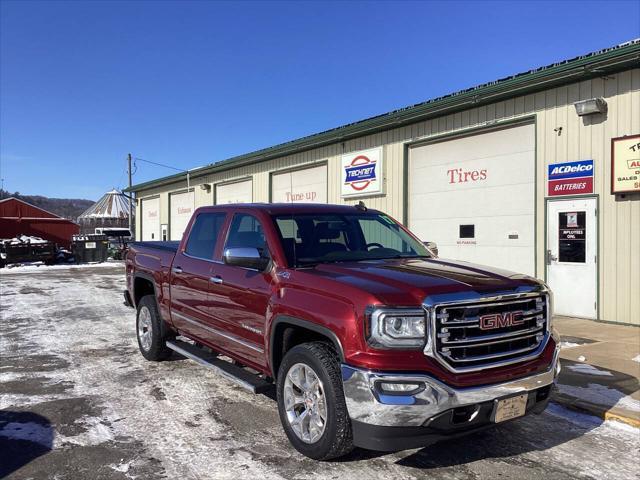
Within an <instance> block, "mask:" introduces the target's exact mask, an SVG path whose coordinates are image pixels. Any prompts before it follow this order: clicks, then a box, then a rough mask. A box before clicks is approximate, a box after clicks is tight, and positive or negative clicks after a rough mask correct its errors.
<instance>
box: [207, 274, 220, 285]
mask: <svg viewBox="0 0 640 480" xmlns="http://www.w3.org/2000/svg"><path fill="white" fill-rule="evenodd" d="M209 280H210V281H211V283H215V284H216V285H220V284H221V283H222V277H221V276H220V275H216V276H215V277H211V278H210V279H209Z"/></svg>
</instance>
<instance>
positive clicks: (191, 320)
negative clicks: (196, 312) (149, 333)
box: [171, 310, 264, 353]
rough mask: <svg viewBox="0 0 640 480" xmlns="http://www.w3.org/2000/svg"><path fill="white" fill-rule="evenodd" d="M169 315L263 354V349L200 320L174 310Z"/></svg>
mask: <svg viewBox="0 0 640 480" xmlns="http://www.w3.org/2000/svg"><path fill="white" fill-rule="evenodd" d="M171 315H175V316H176V317H178V318H180V319H182V320H184V321H185V322H188V323H191V324H192V325H195V326H197V327H200V328H203V329H204V330H207V331H208V332H211V333H213V334H215V335H218V336H220V337H223V338H226V339H227V340H231V341H232V342H236V343H238V344H240V345H243V346H245V347H247V348H250V349H251V350H253V351H256V352H258V353H264V348H262V347H259V346H257V345H255V344H253V343H249V342H247V341H245V340H242V339H240V338H238V337H237V336H235V335H232V334H230V333H227V332H223V331H222V330H218V329H217V328H213V327H211V326H209V325H206V324H204V323H203V322H201V321H200V320H196V319H195V318H191V317H188V316H187V315H185V314H183V313H178V312H176V311H174V310H171Z"/></svg>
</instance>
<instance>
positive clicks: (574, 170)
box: [549, 160, 593, 180]
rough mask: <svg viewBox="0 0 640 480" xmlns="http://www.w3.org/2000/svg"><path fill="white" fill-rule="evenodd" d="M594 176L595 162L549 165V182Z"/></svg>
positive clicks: (585, 161) (584, 161) (583, 161)
mask: <svg viewBox="0 0 640 480" xmlns="http://www.w3.org/2000/svg"><path fill="white" fill-rule="evenodd" d="M592 176H593V160H582V161H580V162H571V163H556V164H553V165H549V180H559V179H561V178H576V177H592Z"/></svg>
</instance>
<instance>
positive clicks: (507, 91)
mask: <svg viewBox="0 0 640 480" xmlns="http://www.w3.org/2000/svg"><path fill="white" fill-rule="evenodd" d="M637 67H640V39H635V40H631V41H629V42H626V43H622V44H620V45H616V46H614V47H611V48H606V49H603V50H598V51H596V52H591V53H588V54H585V55H581V56H579V57H575V58H572V59H569V60H563V61H561V62H556V63H553V64H551V65H547V66H544V67H540V68H536V69H533V70H529V71H527V72H523V73H518V74H516V75H512V76H509V77H505V78H501V79H499V80H495V81H493V82H489V83H485V84H482V85H478V86H475V87H472V88H468V89H466V90H461V91H459V92H455V93H452V94H449V95H445V96H442V97H438V98H433V99H431V100H427V101H425V102H422V103H417V104H415V105H411V106H408V107H404V108H401V109H398V110H394V111H391V112H388V113H385V114H382V115H377V116H375V117H371V118H367V119H365V120H361V121H358V122H354V123H350V124H346V125H342V126H340V127H337V128H333V129H331V130H326V131H324V132H320V133H316V134H313V135H309V136H306V137H302V138H299V139H296V140H292V141H290V142H286V143H282V144H279V145H275V146H272V147H268V148H264V149H261V150H257V151H254V152H251V153H247V154H244V155H239V156H236V157H232V158H229V159H226V160H221V161H219V162H216V163H212V164H210V165H207V166H205V167H200V168H197V169H191V170H189V174H190V176H191V178H192V179H194V178H197V177H199V176H202V175H208V174H211V173H215V172H220V171H224V170H228V169H231V168H237V167H240V166H245V165H249V164H253V163H257V162H261V161H265V160H269V159H272V158H277V157H281V156H284V155H291V154H293V153H298V152H301V151H305V150H310V149H312V148H318V147H322V146H325V145H328V144H331V143H335V142H341V141H345V140H348V139H351V138H355V137H359V136H362V135H370V134H372V133H376V132H379V131H381V130H386V129H390V128H397V127H401V126H404V125H408V124H412V123H415V122H419V121H422V120H425V119H428V118H432V117H439V116H442V115H446V114H450V113H453V112H456V111H461V110H466V109H469V108H473V107H478V106H480V105H485V104H488V103H493V102H497V101H500V100H504V99H507V98H512V97H515V96H520V95H524V94H527V93H531V92H535V91H540V90H544V89H548V88H552V87H556V86H558V85H563V84H567V83H574V82H578V81H582V80H586V79H589V78H593V77H597V76H603V75H605V74H607V73H612V72H616V71H621V70H626V69H630V68H637ZM185 175H186V172H185V173H179V174H174V175H170V176H167V177H162V178H159V179H156V180H151V181H148V182H144V183H140V184H137V185H133V186H132V187H130V188H127V189H125V191H131V192H137V191H140V190H145V189H149V188H154V187H159V186H161V185H166V184H169V183H173V182H176V181H178V180H182V179H184V178H185Z"/></svg>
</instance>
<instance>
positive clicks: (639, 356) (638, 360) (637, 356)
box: [631, 355, 640, 363]
mask: <svg viewBox="0 0 640 480" xmlns="http://www.w3.org/2000/svg"><path fill="white" fill-rule="evenodd" d="M631 360H633V361H634V362H638V363H640V355H636V356H635V357H633V358H632V359H631Z"/></svg>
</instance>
